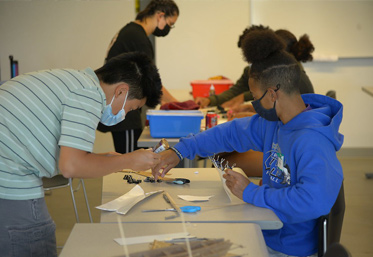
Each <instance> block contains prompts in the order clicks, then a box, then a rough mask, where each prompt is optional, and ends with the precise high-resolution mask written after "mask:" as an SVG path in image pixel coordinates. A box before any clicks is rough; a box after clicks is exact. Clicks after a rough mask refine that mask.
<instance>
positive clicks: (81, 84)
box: [0, 53, 162, 256]
mask: <svg viewBox="0 0 373 257" xmlns="http://www.w3.org/2000/svg"><path fill="white" fill-rule="evenodd" d="M161 85H162V84H161V79H160V77H159V74H158V71H157V68H156V67H155V65H154V64H153V63H152V61H151V60H150V59H149V58H148V57H146V56H145V55H144V54H140V53H129V54H122V55H119V56H117V57H115V58H113V59H111V60H110V61H108V62H107V63H106V64H105V65H104V66H103V67H101V68H99V69H97V70H95V71H94V70H92V69H91V68H87V69H85V70H72V69H58V70H57V69H56V70H45V71H40V72H33V73H28V74H25V75H21V76H18V77H15V78H13V79H12V80H10V81H8V82H6V83H4V84H3V85H1V86H0V249H1V252H2V253H1V254H2V256H8V255H9V256H13V254H15V252H14V251H17V252H18V253H21V254H20V255H19V256H28V255H27V254H28V253H30V251H32V254H33V255H32V256H57V254H56V243H55V225H54V223H53V221H52V220H51V217H50V215H49V213H48V210H47V207H46V205H45V201H44V190H43V185H42V177H53V176H54V175H56V174H59V173H60V174H62V175H63V176H65V177H67V178H73V177H78V178H93V177H99V176H104V175H107V174H110V173H112V172H115V171H118V170H121V169H123V168H129V169H133V170H147V169H150V168H152V167H153V166H155V165H156V164H157V163H158V162H159V156H158V154H155V153H153V152H151V151H147V150H144V149H140V150H137V151H134V152H131V153H128V154H124V155H119V154H112V155H103V154H94V153H92V150H93V144H94V140H95V131H96V128H97V124H98V122H99V121H101V122H103V123H106V124H108V125H115V124H116V123H118V122H120V121H122V120H123V119H124V118H125V115H126V114H127V113H128V112H130V111H132V110H135V109H139V108H141V107H142V106H143V105H144V104H147V105H148V106H151V107H155V106H156V105H157V104H158V103H159V102H160V98H161V96H162V92H161V88H162V86H161ZM17 256H18V255H17Z"/></svg>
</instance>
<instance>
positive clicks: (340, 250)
mask: <svg viewBox="0 0 373 257" xmlns="http://www.w3.org/2000/svg"><path fill="white" fill-rule="evenodd" d="M324 257H352V255H351V253H350V252H349V251H348V250H347V248H346V247H344V246H343V245H341V244H340V243H334V244H332V245H331V246H330V247H329V248H328V250H327V251H326V252H325V255H324Z"/></svg>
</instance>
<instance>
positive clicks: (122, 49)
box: [97, 22, 154, 132]
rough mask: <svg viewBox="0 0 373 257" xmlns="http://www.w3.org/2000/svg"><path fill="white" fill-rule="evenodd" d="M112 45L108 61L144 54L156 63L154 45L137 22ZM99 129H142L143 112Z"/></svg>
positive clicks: (121, 32) (130, 24) (127, 27)
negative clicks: (123, 54) (137, 53)
mask: <svg viewBox="0 0 373 257" xmlns="http://www.w3.org/2000/svg"><path fill="white" fill-rule="evenodd" d="M110 45H111V47H110V46H109V47H110V49H109V51H108V54H107V57H106V60H109V59H110V58H113V57H115V56H117V55H120V54H122V53H128V52H142V53H145V54H146V55H147V56H148V57H149V58H151V59H152V60H153V61H154V50H153V45H152V43H151V42H150V40H149V38H148V36H147V35H146V33H145V30H144V28H143V27H142V26H141V25H139V24H137V23H135V22H130V23H128V24H127V25H126V26H124V27H123V28H122V29H121V30H120V31H119V33H118V34H117V35H115V36H114V38H113V39H112V41H111V43H110ZM97 129H98V130H99V131H101V132H107V131H122V130H127V129H142V123H141V111H140V110H134V111H131V112H129V113H128V114H127V115H126V119H125V120H124V121H122V122H120V123H118V124H117V125H114V126H105V125H103V124H102V123H99V124H98V128H97Z"/></svg>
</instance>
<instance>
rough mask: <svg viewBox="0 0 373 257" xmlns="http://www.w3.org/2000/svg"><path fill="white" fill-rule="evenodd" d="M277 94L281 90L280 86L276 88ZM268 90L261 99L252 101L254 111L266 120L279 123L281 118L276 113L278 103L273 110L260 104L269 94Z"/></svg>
mask: <svg viewBox="0 0 373 257" xmlns="http://www.w3.org/2000/svg"><path fill="white" fill-rule="evenodd" d="M276 87H277V88H276V89H275V92H276V91H277V90H279V89H280V84H278V85H277V86H276ZM267 92H268V90H266V91H265V93H264V94H263V95H262V97H261V98H259V99H258V100H255V101H252V102H251V103H252V105H253V107H254V110H255V111H256V112H257V113H258V114H259V116H260V117H262V118H263V119H266V120H268V121H278V120H279V118H278V116H277V113H276V102H275V103H274V104H273V108H271V109H269V110H267V109H265V108H264V107H263V106H262V104H261V103H260V100H262V99H263V97H264V96H265V95H266V94H267Z"/></svg>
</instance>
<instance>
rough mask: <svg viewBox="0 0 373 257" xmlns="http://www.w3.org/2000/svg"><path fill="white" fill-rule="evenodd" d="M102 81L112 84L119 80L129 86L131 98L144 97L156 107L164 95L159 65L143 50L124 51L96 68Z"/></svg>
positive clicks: (148, 103) (149, 104) (148, 104)
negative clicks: (142, 51)
mask: <svg viewBox="0 0 373 257" xmlns="http://www.w3.org/2000/svg"><path fill="white" fill-rule="evenodd" d="M95 73H96V75H97V77H98V78H99V80H100V81H102V82H104V83H106V84H109V85H112V84H116V83H119V82H124V83H127V84H128V86H129V92H128V98H129V99H139V100H140V99H143V98H145V97H146V105H147V106H149V107H151V108H154V107H155V106H156V105H158V104H159V103H160V100H161V97H162V82H161V78H160V76H159V73H158V69H157V67H156V66H155V65H154V64H153V62H152V60H151V59H150V58H149V57H147V56H146V54H144V53H141V52H130V53H123V54H120V55H118V56H116V57H113V58H111V59H110V60H109V61H108V62H107V63H105V64H104V66H102V67H101V68H99V69H97V70H95Z"/></svg>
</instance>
